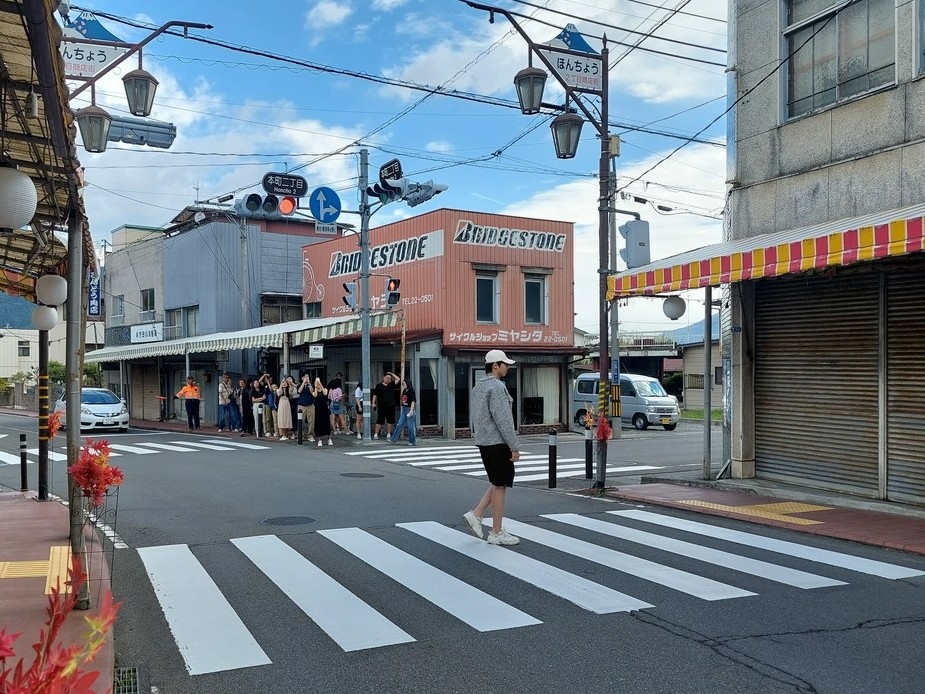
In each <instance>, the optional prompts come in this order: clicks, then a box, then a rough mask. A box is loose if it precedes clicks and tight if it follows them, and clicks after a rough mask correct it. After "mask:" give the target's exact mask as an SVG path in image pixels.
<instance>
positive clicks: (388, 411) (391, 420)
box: [376, 407, 395, 425]
mask: <svg viewBox="0 0 925 694" xmlns="http://www.w3.org/2000/svg"><path fill="white" fill-rule="evenodd" d="M376 424H380V425H381V424H395V408H394V407H377V408H376Z"/></svg>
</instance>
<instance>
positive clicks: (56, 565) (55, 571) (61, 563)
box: [45, 545, 71, 595]
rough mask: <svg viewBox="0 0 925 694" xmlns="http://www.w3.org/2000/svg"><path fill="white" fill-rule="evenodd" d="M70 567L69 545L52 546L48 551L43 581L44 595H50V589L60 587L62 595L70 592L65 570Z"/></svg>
mask: <svg viewBox="0 0 925 694" xmlns="http://www.w3.org/2000/svg"><path fill="white" fill-rule="evenodd" d="M70 566H71V548H70V546H69V545H58V546H52V547H51V548H50V549H49V550H48V573H47V578H46V579H45V595H51V589H52V588H54V587H55V586H60V589H61V592H62V593H68V592H70V586H66V585H65V584H64V582H65V581H67V570H68V568H70Z"/></svg>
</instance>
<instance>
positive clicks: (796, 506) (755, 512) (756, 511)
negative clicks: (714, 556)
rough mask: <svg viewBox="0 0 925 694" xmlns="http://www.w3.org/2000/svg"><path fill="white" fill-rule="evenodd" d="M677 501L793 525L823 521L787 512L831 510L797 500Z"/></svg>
mask: <svg viewBox="0 0 925 694" xmlns="http://www.w3.org/2000/svg"><path fill="white" fill-rule="evenodd" d="M678 502H679V503H682V504H686V505H688V506H699V507H701V508H711V509H715V510H717V511H729V512H730V513H738V514H740V515H743V516H754V517H756V518H766V519H768V520H776V521H782V522H784V523H792V524H793V525H820V524H822V522H823V521H817V520H810V519H809V518H794V517H793V516H791V515H789V514H792V513H807V512H809V511H831V510H832V507H831V506H814V505H813V504H801V503H799V502H797V501H781V502H778V503H774V504H751V505H747V506H729V505H727V504H714V503H711V502H709V501H700V500H699V499H679V500H678Z"/></svg>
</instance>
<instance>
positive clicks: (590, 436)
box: [585, 426, 594, 480]
mask: <svg viewBox="0 0 925 694" xmlns="http://www.w3.org/2000/svg"><path fill="white" fill-rule="evenodd" d="M593 441H594V431H593V430H592V429H591V427H590V426H586V427H585V479H586V480H590V479H593V478H594V472H593V469H594V446H593V445H592V443H593Z"/></svg>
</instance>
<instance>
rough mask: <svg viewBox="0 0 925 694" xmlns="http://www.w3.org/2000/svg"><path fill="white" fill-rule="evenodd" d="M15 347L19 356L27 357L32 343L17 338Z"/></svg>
mask: <svg viewBox="0 0 925 694" xmlns="http://www.w3.org/2000/svg"><path fill="white" fill-rule="evenodd" d="M16 349H17V352H18V354H19V356H20V357H28V356H31V354H32V345H31V344H30V343H29V341H28V340H18V341H17V345H16Z"/></svg>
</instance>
